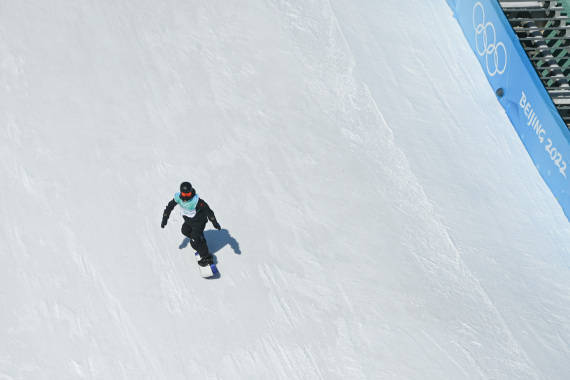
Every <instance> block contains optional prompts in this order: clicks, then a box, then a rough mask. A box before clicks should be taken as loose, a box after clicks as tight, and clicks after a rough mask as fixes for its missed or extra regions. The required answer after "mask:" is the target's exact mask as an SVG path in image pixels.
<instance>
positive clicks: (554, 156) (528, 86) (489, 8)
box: [447, 0, 570, 219]
mask: <svg viewBox="0 0 570 380" xmlns="http://www.w3.org/2000/svg"><path fill="white" fill-rule="evenodd" d="M447 2H448V4H449V6H450V7H451V8H452V10H453V11H454V14H455V17H456V18H457V21H458V22H459V24H460V25H461V28H462V30H463V33H464V34H465V37H466V38H467V41H469V44H470V45H471V47H472V49H473V52H474V53H475V55H476V56H477V57H478V59H479V62H480V63H481V66H482V68H483V71H484V73H485V75H486V76H487V79H488V80H489V83H490V85H491V87H492V88H493V90H495V93H496V94H497V97H498V99H499V102H500V103H501V105H502V106H503V108H504V109H505V111H506V113H507V115H508V117H509V119H510V120H511V122H512V124H513V126H514V128H515V130H516V131H517V133H518V135H519V137H520V139H521V140H522V142H523V144H524V146H525V147H526V150H527V151H528V153H529V155H530V157H531V158H532V160H533V162H534V164H535V165H536V167H537V169H538V171H539V172H540V175H541V176H542V178H543V179H544V181H545V182H546V184H547V185H548V186H549V188H550V190H551V191H552V193H553V194H554V196H555V197H556V199H557V200H558V202H559V203H560V206H562V209H563V210H564V213H565V214H566V217H567V218H569V219H570V130H569V129H568V127H567V126H566V124H565V123H564V121H563V120H562V118H561V117H560V115H559V113H558V111H557V110H556V107H555V106H554V104H553V102H552V100H551V98H550V96H549V95H548V92H547V91H546V89H545V88H544V85H543V84H542V83H541V81H540V79H539V77H538V75H537V73H536V71H535V69H534V67H533V66H532V63H531V62H530V60H529V58H528V56H527V54H526V53H525V51H524V49H523V48H522V46H521V44H520V42H519V40H518V37H517V36H516V34H515V32H514V31H513V29H512V27H511V25H510V24H509V21H508V20H507V18H506V17H505V14H504V13H503V10H502V9H501V6H500V4H499V2H498V1H497V0H447ZM520 3H521V4H524V3H525V2H520Z"/></svg>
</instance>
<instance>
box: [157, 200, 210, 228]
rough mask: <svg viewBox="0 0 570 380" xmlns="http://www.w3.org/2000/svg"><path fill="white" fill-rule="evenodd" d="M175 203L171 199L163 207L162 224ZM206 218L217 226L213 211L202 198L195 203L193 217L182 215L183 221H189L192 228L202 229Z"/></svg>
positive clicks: (206, 220)
mask: <svg viewBox="0 0 570 380" xmlns="http://www.w3.org/2000/svg"><path fill="white" fill-rule="evenodd" d="M176 205H177V203H176V201H175V200H174V199H172V200H171V201H170V202H168V205H166V208H165V209H164V214H163V217H162V221H163V224H166V221H167V220H168V218H169V217H170V213H171V212H172V210H173V209H174V207H176ZM208 220H209V221H210V222H212V224H213V225H214V227H216V228H218V227H217V226H219V224H218V221H217V220H216V216H215V215H214V212H213V211H212V209H211V208H210V206H208V204H207V203H206V201H204V200H203V199H200V200H199V201H198V204H197V205H196V215H194V217H193V218H190V217H188V216H186V215H185V216H184V222H185V223H190V224H191V225H192V227H193V228H202V229H203V228H204V226H205V225H206V223H207V222H208Z"/></svg>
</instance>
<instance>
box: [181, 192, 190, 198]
mask: <svg viewBox="0 0 570 380" xmlns="http://www.w3.org/2000/svg"><path fill="white" fill-rule="evenodd" d="M190 197H192V192H189V193H180V198H190Z"/></svg>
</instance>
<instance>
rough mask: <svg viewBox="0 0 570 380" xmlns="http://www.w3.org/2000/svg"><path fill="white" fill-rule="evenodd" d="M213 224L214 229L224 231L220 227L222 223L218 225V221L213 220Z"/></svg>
mask: <svg viewBox="0 0 570 380" xmlns="http://www.w3.org/2000/svg"><path fill="white" fill-rule="evenodd" d="M212 224H213V225H214V228H215V229H216V230H221V229H222V227H221V226H220V223H218V221H217V220H213V221H212Z"/></svg>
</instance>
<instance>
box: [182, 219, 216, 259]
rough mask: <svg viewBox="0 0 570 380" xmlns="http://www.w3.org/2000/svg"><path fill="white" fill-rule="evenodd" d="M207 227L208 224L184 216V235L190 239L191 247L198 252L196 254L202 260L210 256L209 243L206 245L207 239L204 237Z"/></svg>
mask: <svg viewBox="0 0 570 380" xmlns="http://www.w3.org/2000/svg"><path fill="white" fill-rule="evenodd" d="M205 227H206V222H203V223H201V222H196V221H193V220H192V219H190V218H188V217H187V216H184V223H183V224H182V235H184V236H186V237H187V238H189V239H190V245H191V246H192V248H194V249H195V250H196V252H198V254H199V255H200V257H202V258H203V257H208V256H210V250H209V249H208V243H206V238H205V237H204V228H205Z"/></svg>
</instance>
